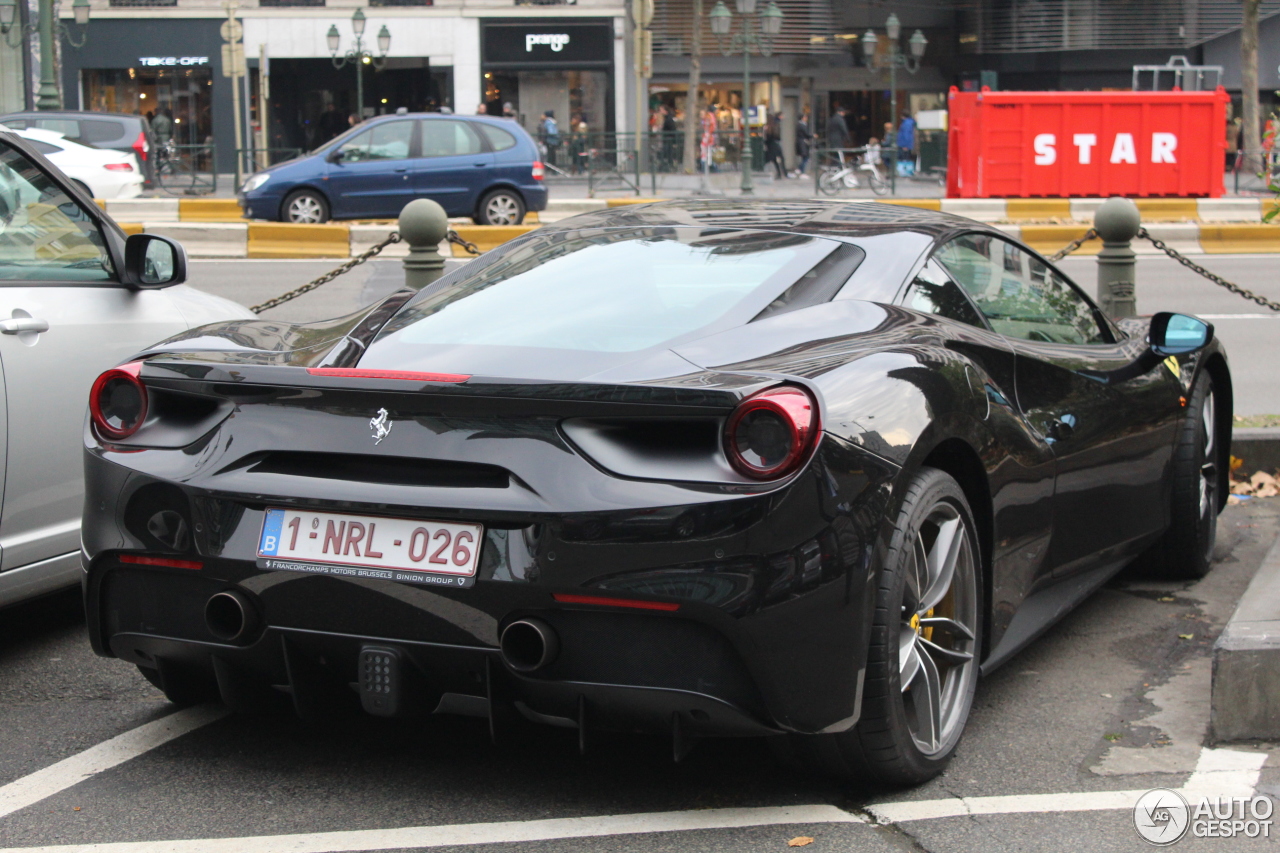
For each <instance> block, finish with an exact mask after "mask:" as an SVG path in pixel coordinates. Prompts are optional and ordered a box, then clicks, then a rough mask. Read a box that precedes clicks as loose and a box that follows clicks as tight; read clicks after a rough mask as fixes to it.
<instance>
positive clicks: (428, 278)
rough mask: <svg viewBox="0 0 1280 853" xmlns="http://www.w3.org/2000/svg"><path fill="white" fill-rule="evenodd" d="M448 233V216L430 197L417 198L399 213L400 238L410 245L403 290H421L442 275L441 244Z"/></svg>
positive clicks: (406, 259) (442, 258)
mask: <svg viewBox="0 0 1280 853" xmlns="http://www.w3.org/2000/svg"><path fill="white" fill-rule="evenodd" d="M448 233H449V217H448V216H447V215H446V214H445V212H444V208H443V207H441V206H440V205H438V204H436V203H435V202H434V201H432V200H431V199H429V198H418V199H414V200H413V201H411V202H409V203H408V204H406V205H405V206H404V210H402V211H400V236H401V238H403V239H404V241H405V242H406V243H408V244H409V256H408V257H406V258H405V259H404V283H405V286H406V287H412V288H413V289H414V290H421V289H422V288H424V287H426V286H427V285H428V284H431V282H433V281H435V280H436V279H438V278H439V277H440V276H442V275H444V256H443V255H441V254H440V241H441V240H443V239H444V238H445V235H446V234H448Z"/></svg>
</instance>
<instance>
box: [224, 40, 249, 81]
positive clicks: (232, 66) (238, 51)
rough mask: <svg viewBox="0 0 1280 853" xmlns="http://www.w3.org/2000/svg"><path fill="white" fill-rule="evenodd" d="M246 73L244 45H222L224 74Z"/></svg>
mask: <svg viewBox="0 0 1280 853" xmlns="http://www.w3.org/2000/svg"><path fill="white" fill-rule="evenodd" d="M242 74H244V45H243V44H224V45H223V46H222V76H223V77H239V76H241V75H242Z"/></svg>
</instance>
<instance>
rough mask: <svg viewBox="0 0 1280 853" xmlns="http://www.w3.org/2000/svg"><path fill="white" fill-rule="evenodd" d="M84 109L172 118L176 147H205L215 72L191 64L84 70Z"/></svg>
mask: <svg viewBox="0 0 1280 853" xmlns="http://www.w3.org/2000/svg"><path fill="white" fill-rule="evenodd" d="M83 74H84V77H83V79H84V96H85V108H86V109H89V110H93V111H95V112H108V113H129V114H132V115H145V116H147V118H148V119H151V120H154V118H155V116H156V115H159V114H164V115H167V116H168V118H169V119H171V122H172V124H171V128H172V130H171V135H172V139H173V141H174V142H175V143H176V144H178V145H204V144H206V143H208V142H210V141H212V139H213V114H212V104H213V98H212V94H213V71H212V69H210V68H209V67H208V66H203V67H193V68H181V67H173V68H105V69H85V71H84V72H83Z"/></svg>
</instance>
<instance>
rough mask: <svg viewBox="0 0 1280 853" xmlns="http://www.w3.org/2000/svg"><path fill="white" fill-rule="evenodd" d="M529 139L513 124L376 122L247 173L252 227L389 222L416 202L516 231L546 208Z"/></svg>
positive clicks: (423, 117) (437, 118)
mask: <svg viewBox="0 0 1280 853" xmlns="http://www.w3.org/2000/svg"><path fill="white" fill-rule="evenodd" d="M542 178H543V166H542V163H541V161H539V160H538V151H537V146H536V145H535V144H534V141H533V138H532V137H530V136H529V134H528V133H527V132H525V130H524V129H523V128H521V127H520V126H519V125H518V124H516V123H515V122H513V121H506V120H503V119H495V118H485V117H473V116H468V117H466V118H462V117H459V116H453V115H442V114H440V113H421V114H409V115H392V116H383V117H381V118H377V119H373V120H370V121H367V122H364V123H363V124H360V125H357V126H356V127H353V128H352V129H351V130H349V131H347V132H346V133H345V134H343V135H342V136H339V137H338V138H337V139H334V140H333V141H332V142H329V143H326V144H325V145H323V146H321V147H320V148H317V149H316V150H315V151H313V152H312V153H310V154H308V155H306V156H305V157H301V158H298V159H296V160H290V161H288V162H286V163H281V164H279V165H276V166H272V167H271V168H270V169H266V170H264V171H261V172H258V173H256V174H254V175H250V176H249V178H248V180H246V181H245V182H244V184H243V186H242V187H241V191H240V206H241V207H242V208H244V211H245V216H247V217H249V218H251V219H271V220H282V221H285V222H327V221H329V220H330V219H367V218H390V217H395V216H399V215H400V211H401V210H402V209H403V208H404V206H405V205H406V204H408V203H409V202H410V201H412V200H413V199H415V198H429V199H432V200H433V201H436V202H439V203H440V205H441V206H442V207H443V208H444V209H445V211H446V212H447V213H448V214H449V215H450V216H470V217H472V218H473V219H474V220H475V221H476V222H477V223H479V224H481V225H518V224H519V223H521V222H523V221H524V215H525V213H526V212H527V211H530V210H535V211H536V210H543V209H545V208H546V206H547V187H546V184H544V183H543V180H542Z"/></svg>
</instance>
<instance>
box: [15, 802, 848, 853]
mask: <svg viewBox="0 0 1280 853" xmlns="http://www.w3.org/2000/svg"><path fill="white" fill-rule="evenodd" d="M820 823H865V820H864V819H863V818H862V817H860V816H858V815H855V814H851V813H850V812H847V811H845V810H844V809H839V808H836V807H835V806H779V807H765V808H748V809H699V810H697V811H680V812H651V813H648V814H631V815H608V816H605V817H573V818H555V819H551V820H526V821H510V822H506V823H470V824H455V825H452V826H413V827H405V828H402V829H365V830H353V831H346V832H342V831H340V832H318V833H314V834H309V835H262V836H257V837H249V838H208V839H191V840H182V841H138V842H133V841H128V842H121V843H112V844H67V845H58V846H54V847H23V848H16V847H15V848H8V849H7V850H3V851H0V853H16V851H18V850H21V851H22V853H72V851H75V853H354V851H361V850H406V849H421V848H430V847H454V846H461V845H468V844H510V843H519V842H523V843H529V842H534V841H550V840H554V839H560V838H597V837H601V836H612V835H647V834H651V833H656V832H689V831H692V830H700V829H739V828H743V827H751V826H780V825H788V824H799V825H803V824H820Z"/></svg>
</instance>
